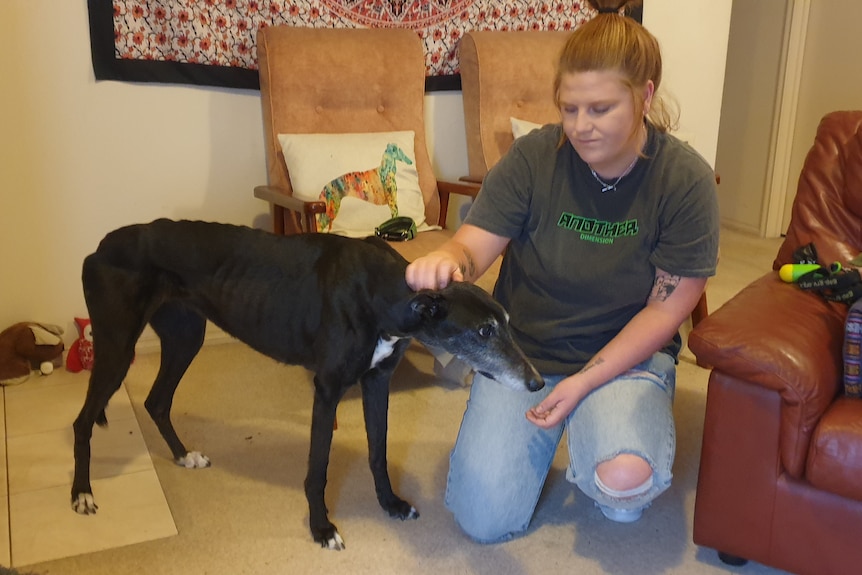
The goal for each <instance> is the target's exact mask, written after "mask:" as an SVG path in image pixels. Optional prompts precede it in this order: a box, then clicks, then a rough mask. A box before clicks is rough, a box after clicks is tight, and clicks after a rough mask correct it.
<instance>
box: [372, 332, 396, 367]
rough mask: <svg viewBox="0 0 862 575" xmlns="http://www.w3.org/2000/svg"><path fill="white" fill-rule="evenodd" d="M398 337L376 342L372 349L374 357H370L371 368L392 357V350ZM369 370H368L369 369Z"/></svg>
mask: <svg viewBox="0 0 862 575" xmlns="http://www.w3.org/2000/svg"><path fill="white" fill-rule="evenodd" d="M399 339H401V338H398V337H389V338H386V339H384V338H382V337H381V338H380V339H378V340H377V347H375V348H374V355H373V356H372V357H371V367H376V366H377V364H378V363H380V362H381V361H383V360H384V359H386V358H387V357H389V356H390V355H392V350H394V349H395V342H397V341H398V340H399ZM369 369H370V368H369Z"/></svg>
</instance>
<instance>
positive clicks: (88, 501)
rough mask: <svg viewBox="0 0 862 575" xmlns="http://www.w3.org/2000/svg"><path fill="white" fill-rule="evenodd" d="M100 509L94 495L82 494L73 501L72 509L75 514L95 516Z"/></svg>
mask: <svg viewBox="0 0 862 575" xmlns="http://www.w3.org/2000/svg"><path fill="white" fill-rule="evenodd" d="M98 508H99V506H98V505H96V500H95V499H94V498H93V494H92V493H80V494H78V497H77V498H76V499H75V500H74V501H72V509H73V510H74V511H75V513H80V514H81V515H94V514H95V513H96V509H98Z"/></svg>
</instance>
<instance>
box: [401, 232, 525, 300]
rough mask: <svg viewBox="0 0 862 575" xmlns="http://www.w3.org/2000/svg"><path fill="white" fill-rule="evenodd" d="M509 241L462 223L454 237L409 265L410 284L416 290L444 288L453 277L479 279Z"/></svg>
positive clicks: (467, 279)
mask: <svg viewBox="0 0 862 575" xmlns="http://www.w3.org/2000/svg"><path fill="white" fill-rule="evenodd" d="M508 244H509V238H504V237H502V236H498V235H495V234H492V233H491V232H488V231H486V230H483V229H482V228H479V227H476V226H472V225H469V224H462V225H461V227H459V228H458V230H457V231H456V232H455V235H454V236H452V239H450V240H449V241H447V242H446V243H445V244H443V245H442V246H441V247H440V248H439V249H436V250H434V251H433V252H429V253H428V254H426V255H424V256H422V257H421V258H418V259H416V260H414V261H413V262H412V263H411V264H410V265H408V266H407V273H406V274H405V277H406V279H407V284H408V285H409V286H410V287H411V288H413V289H414V290H419V289H442V288H444V287H446V286H447V285H448V284H449V282H450V281H452V280H454V281H466V282H471V283H472V282H474V281H476V280H477V279H478V278H479V277H480V276H481V275H482V274H483V273H485V271H486V270H487V269H488V267H489V266H490V265H491V264H492V263H494V260H496V259H497V257H498V256H499V255H500V254H501V253H503V250H504V249H506V246H507V245H508Z"/></svg>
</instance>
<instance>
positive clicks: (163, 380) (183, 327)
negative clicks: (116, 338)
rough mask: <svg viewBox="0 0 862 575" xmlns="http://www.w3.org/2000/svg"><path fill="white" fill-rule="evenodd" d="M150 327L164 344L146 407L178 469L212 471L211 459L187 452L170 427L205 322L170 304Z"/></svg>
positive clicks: (201, 337)
mask: <svg viewBox="0 0 862 575" xmlns="http://www.w3.org/2000/svg"><path fill="white" fill-rule="evenodd" d="M150 326H152V328H153V331H155V332H156V335H158V336H159V339H160V340H161V348H162V355H161V365H160V366H159V374H158V375H157V376H156V381H155V383H153V387H152V388H151V389H150V393H149V395H147V399H146V401H145V402H144V406H145V407H146V408H147V413H149V414H150V417H152V418H153V421H154V422H155V423H156V427H158V428H159V432H160V433H161V434H162V437H163V438H164V440H165V442H166V443H167V444H168V447H169V448H170V450H171V453H172V454H173V456H174V461H175V462H176V463H177V465H181V466H183V467H187V468H190V469H191V468H199V467H209V465H210V460H209V458H207V457H206V456H205V455H203V454H201V453H199V452H197V451H189V450H188V449H186V446H185V445H183V442H182V441H181V440H180V438H179V436H178V435H177V432H176V430H175V429H174V426H173V423H171V406H172V405H173V400H174V392H176V390H177V386H178V385H179V383H180V379H182V377H183V375H184V374H185V372H186V370H187V369H188V367H189V365H190V364H191V362H192V360H193V359H194V358H195V356H196V355H197V353H198V351H200V349H201V346H202V345H203V342H204V335H205V333H206V319H205V318H204V317H203V316H201V315H200V314H199V313H197V312H196V311H194V310H192V309H190V308H188V307H186V306H184V305H183V304H181V303H178V302H168V303H166V304H164V305H163V306H162V307H160V308H159V309H158V310H157V311H156V313H154V314H153V317H152V318H151V319H150Z"/></svg>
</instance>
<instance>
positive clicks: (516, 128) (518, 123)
mask: <svg viewBox="0 0 862 575" xmlns="http://www.w3.org/2000/svg"><path fill="white" fill-rule="evenodd" d="M509 121H510V122H512V135H513V136H515V139H516V140H517V139H518V138H520V137H521V136H523V135H525V134H529V133H530V132H532V131H533V130H535V129H536V128H541V127H542V124H537V123H536V122H530V121H528V120H519V119H518V118H512V117H511V116H510V117H509Z"/></svg>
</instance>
